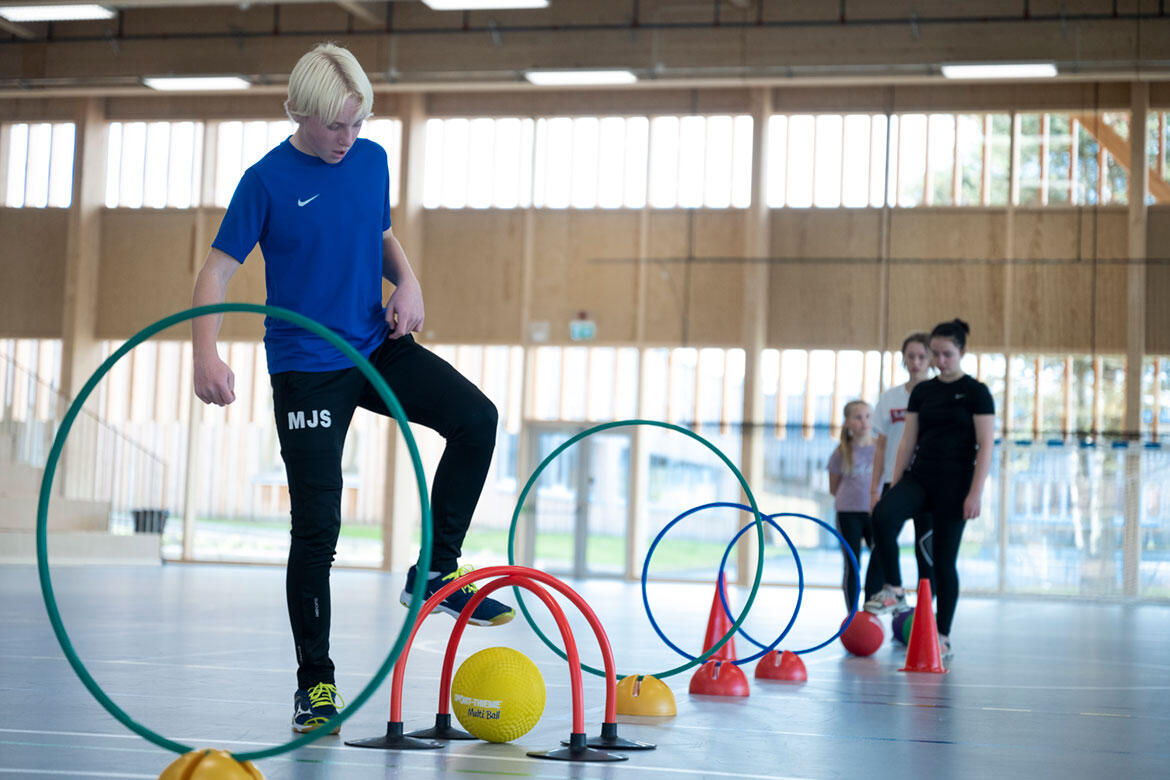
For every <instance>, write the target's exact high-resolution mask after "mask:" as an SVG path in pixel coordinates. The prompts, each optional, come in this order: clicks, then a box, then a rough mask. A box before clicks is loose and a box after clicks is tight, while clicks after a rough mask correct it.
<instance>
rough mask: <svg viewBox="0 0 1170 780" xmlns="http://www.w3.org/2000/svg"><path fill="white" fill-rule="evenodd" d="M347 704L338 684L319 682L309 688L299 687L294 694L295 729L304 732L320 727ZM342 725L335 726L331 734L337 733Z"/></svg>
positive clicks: (293, 725) (293, 723) (293, 722)
mask: <svg viewBox="0 0 1170 780" xmlns="http://www.w3.org/2000/svg"><path fill="white" fill-rule="evenodd" d="M344 706H345V702H343V701H342V700H341V696H339V695H338V693H337V686H336V685H331V684H330V683H317V684H316V685H314V686H313V687H312V688H310V689H309V690H307V691H306V690H305V689H304V688H298V689H297V692H296V693H294V694H293V719H292V727H293V731H299V732H300V733H302V734H304V733H305V732H307V731H313V730H314V729H319V728H321V727H322V726H324V725H325V723H326V722H327V721H328V720H329V719H330V718H332V717H333V716H334V715H336V714H337V710H339V709H340V708H342V707H344ZM340 731H341V726H335V727H334V728H333V731H331V732H329V733H330V734H337V733H338V732H340Z"/></svg>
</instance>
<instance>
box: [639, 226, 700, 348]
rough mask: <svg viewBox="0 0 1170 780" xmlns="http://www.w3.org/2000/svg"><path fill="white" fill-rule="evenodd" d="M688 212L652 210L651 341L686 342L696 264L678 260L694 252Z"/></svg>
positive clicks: (648, 298) (648, 310) (648, 323)
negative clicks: (691, 287)
mask: <svg viewBox="0 0 1170 780" xmlns="http://www.w3.org/2000/svg"><path fill="white" fill-rule="evenodd" d="M690 236H691V232H690V230H689V228H688V216H687V214H685V213H683V212H678V211H652V212H650V215H649V218H648V227H647V235H646V256H647V260H646V262H647V270H646V304H645V313H646V331H645V339H646V342H647V343H649V344H672V345H681V344H683V343H685V339H684V336H685V335H687V332H688V330H689V328H688V324H687V315H688V309H689V304H690V300H691V296H690V295H689V294H688V292H687V291H688V283H690V286H693V282H694V275H693V273H694V264H688V263H685V262H678V260H679V258H686V257H688V256H689V255H690V254H692V249H693V246H692V245H691V242H690Z"/></svg>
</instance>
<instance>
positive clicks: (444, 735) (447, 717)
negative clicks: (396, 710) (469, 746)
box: [406, 712, 479, 739]
mask: <svg viewBox="0 0 1170 780" xmlns="http://www.w3.org/2000/svg"><path fill="white" fill-rule="evenodd" d="M406 736H408V737H417V738H418V739H479V738H478V737H473V736H471V735H470V734H468V733H467V732H466V731H462V730H461V729H457V728H455V727H454V726H452V725H451V713H449V712H436V713H435V725H434V726H432V727H431V728H429V729H419V730H418V731H412V732H410V733H409V734H407V735H406Z"/></svg>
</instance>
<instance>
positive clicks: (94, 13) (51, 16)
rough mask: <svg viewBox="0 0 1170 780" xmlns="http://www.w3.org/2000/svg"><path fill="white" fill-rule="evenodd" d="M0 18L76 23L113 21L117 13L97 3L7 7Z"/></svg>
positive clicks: (21, 20) (20, 20)
mask: <svg viewBox="0 0 1170 780" xmlns="http://www.w3.org/2000/svg"><path fill="white" fill-rule="evenodd" d="M0 16H3V17H4V18H5V19H7V20H8V21H10V22H76V21H82V20H86V19H113V18H114V16H115V13H114V12H113V11H111V10H110V9H109V8H106V7H105V6H101V5H97V4H96V3H83V4H81V5H6V6H0Z"/></svg>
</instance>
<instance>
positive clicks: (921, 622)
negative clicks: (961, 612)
mask: <svg viewBox="0 0 1170 780" xmlns="http://www.w3.org/2000/svg"><path fill="white" fill-rule="evenodd" d="M898 671H901V672H931V673H933V674H946V673H947V669H946V667H945V666H943V665H942V650H941V648H940V647H939V644H938V625H937V624H936V623H935V622H934V609H932V608H931V606H930V580H927V579H922V580H919V581H918V606H917V607H915V608H914V625H913V626H912V627H911V629H910V644H909V645H908V646H907V648H906V665H905V666H904V667H902V668H901V669H899V670H898Z"/></svg>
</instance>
